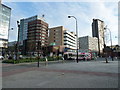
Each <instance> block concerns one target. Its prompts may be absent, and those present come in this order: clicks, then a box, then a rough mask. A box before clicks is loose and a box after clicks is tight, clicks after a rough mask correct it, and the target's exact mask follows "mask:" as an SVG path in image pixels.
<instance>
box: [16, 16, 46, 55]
mask: <svg viewBox="0 0 120 90" xmlns="http://www.w3.org/2000/svg"><path fill="white" fill-rule="evenodd" d="M38 19H40V20H43V21H44V18H43V17H41V16H38V15H35V16H32V17H29V18H26V19H21V20H20V27H19V32H18V33H19V34H18V42H19V51H20V52H21V53H22V54H26V48H27V39H28V23H29V22H31V21H34V20H38Z"/></svg>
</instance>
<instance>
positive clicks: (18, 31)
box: [16, 21, 20, 60]
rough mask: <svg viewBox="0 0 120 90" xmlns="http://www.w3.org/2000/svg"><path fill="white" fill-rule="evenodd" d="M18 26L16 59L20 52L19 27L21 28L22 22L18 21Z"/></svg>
mask: <svg viewBox="0 0 120 90" xmlns="http://www.w3.org/2000/svg"><path fill="white" fill-rule="evenodd" d="M17 26H18V38H17V44H16V60H17V58H18V52H19V45H18V44H19V29H20V23H19V21H17Z"/></svg>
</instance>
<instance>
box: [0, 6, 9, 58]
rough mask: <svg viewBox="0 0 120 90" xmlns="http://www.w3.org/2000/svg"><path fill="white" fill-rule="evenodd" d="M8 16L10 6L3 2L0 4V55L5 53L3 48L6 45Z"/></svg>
mask: <svg viewBox="0 0 120 90" xmlns="http://www.w3.org/2000/svg"><path fill="white" fill-rule="evenodd" d="M10 16H11V8H10V7H8V6H6V5H4V4H0V55H1V54H3V56H4V54H5V51H4V50H5V48H7V47H8V32H9V29H10ZM1 52H2V53H1Z"/></svg>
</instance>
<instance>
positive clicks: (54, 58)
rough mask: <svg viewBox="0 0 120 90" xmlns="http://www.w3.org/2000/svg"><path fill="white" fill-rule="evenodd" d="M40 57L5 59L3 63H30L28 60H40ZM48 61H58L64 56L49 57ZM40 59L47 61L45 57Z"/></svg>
mask: <svg viewBox="0 0 120 90" xmlns="http://www.w3.org/2000/svg"><path fill="white" fill-rule="evenodd" d="M38 59H39V58H38V57H36V58H31V59H30V58H24V59H18V60H13V59H12V60H4V61H2V63H15V64H17V63H25V62H26V63H28V62H37V61H38ZM47 59H48V61H56V60H62V57H60V56H57V57H47ZM39 61H45V58H40V59H39Z"/></svg>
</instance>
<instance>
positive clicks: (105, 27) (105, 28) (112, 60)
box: [104, 26, 113, 61]
mask: <svg viewBox="0 0 120 90" xmlns="http://www.w3.org/2000/svg"><path fill="white" fill-rule="evenodd" d="M104 29H105V30H107V29H108V31H109V33H110V42H111V58H112V61H113V55H112V37H111V31H110V29H109V28H107V26H106V27H105V28H104Z"/></svg>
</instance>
